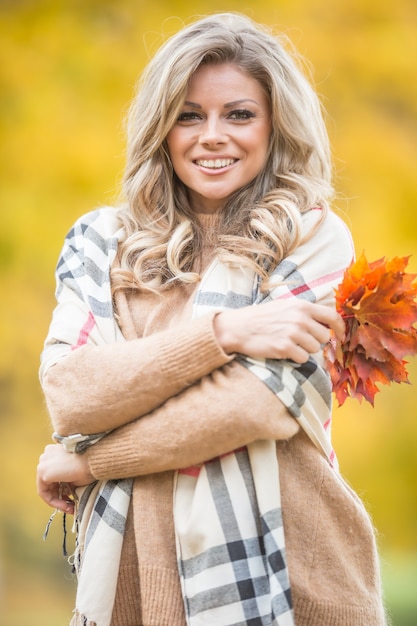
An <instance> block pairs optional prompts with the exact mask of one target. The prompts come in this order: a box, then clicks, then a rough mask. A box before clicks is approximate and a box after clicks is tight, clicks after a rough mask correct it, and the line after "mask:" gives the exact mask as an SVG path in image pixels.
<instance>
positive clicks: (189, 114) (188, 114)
mask: <svg viewBox="0 0 417 626" xmlns="http://www.w3.org/2000/svg"><path fill="white" fill-rule="evenodd" d="M199 119H200V115H199V114H198V113H196V112H195V111H183V112H182V113H180V114H179V116H178V118H177V122H194V121H195V120H199Z"/></svg>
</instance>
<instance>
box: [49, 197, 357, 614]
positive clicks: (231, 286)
mask: <svg viewBox="0 0 417 626" xmlns="http://www.w3.org/2000/svg"><path fill="white" fill-rule="evenodd" d="M318 217H319V214H318V211H316V210H312V211H309V212H308V213H307V214H305V215H304V216H303V223H304V228H305V232H308V231H309V230H310V229H311V228H312V227H313V226H314V224H315V222H316V220H317V218H318ZM341 228H342V229H343V231H344V235H341ZM335 233H337V234H336V236H335ZM122 235H123V232H122V231H121V230H120V229H118V223H117V217H116V212H115V211H114V209H108V208H107V209H101V210H99V211H95V212H93V213H90V214H88V215H86V216H84V217H83V218H81V219H80V220H78V222H77V223H76V224H75V226H74V228H73V229H72V230H71V231H70V233H69V234H68V236H67V239H66V241H65V244H64V248H63V252H62V255H61V257H60V260H59V263H58V267H57V300H58V305H57V307H56V309H55V312H54V315H53V320H52V323H51V327H50V331H49V334H48V338H47V340H46V344H45V349H44V352H43V358H42V366H41V375H42V373H43V372H44V371H46V369H47V368H48V367H50V366H51V365H52V364H53V363H55V362H56V361H57V359H59V358H61V357H62V356H64V355H65V354H67V353H68V351H69V350H70V349H73V348H74V347H75V348H76V347H77V346H80V345H83V344H85V343H91V344H95V345H101V344H103V343H113V342H115V341H123V340H124V339H123V336H122V334H121V332H120V329H119V328H118V326H117V322H116V320H115V318H114V314H113V308H112V298H111V287H110V268H111V265H112V263H113V260H114V258H115V254H116V251H117V246H118V242H119V241H120V238H121V236H122ZM343 236H344V237H345V242H348V244H347V245H348V248H349V250H348V251H347V248H346V245H345V242H342V244H341V241H340V240H341V237H343ZM352 255H353V248H352V247H351V240H350V237H349V235H348V231H347V229H346V227H345V226H344V225H343V223H342V222H341V221H340V220H339V219H338V218H337V217H336V216H335V215H334V214H332V213H331V214H330V215H329V216H327V217H326V219H325V220H324V221H323V223H322V224H321V225H320V228H319V229H318V231H317V233H316V234H315V235H314V236H313V237H311V238H310V239H309V240H308V241H307V242H306V243H303V244H301V245H300V246H299V247H298V248H297V249H296V250H295V251H294V252H293V253H292V254H291V255H289V256H288V257H287V258H286V259H285V260H283V261H282V262H281V263H280V264H279V265H278V266H277V268H276V269H275V271H274V272H273V275H272V281H271V282H272V283H273V284H274V285H276V287H274V288H273V289H271V290H270V291H269V292H268V293H266V294H265V293H264V294H261V292H260V289H259V282H258V280H257V278H256V276H255V275H254V272H253V271H251V270H249V269H247V268H238V267H233V268H232V267H229V266H225V265H223V264H221V263H220V262H219V261H218V260H214V261H213V263H212V264H211V266H210V267H209V268H208V269H207V271H206V272H205V274H204V276H203V279H202V281H201V283H200V285H199V288H198V289H197V292H196V296H195V301H194V309H193V317H198V316H200V315H204V314H205V313H207V312H208V311H212V310H217V311H221V310H226V309H228V308H239V307H242V306H247V305H250V304H252V305H261V304H262V303H263V302H266V301H269V300H271V299H275V298H289V297H298V298H304V299H307V300H309V301H311V302H320V303H325V304H329V305H330V306H331V305H333V304H334V295H333V288H334V287H335V286H336V285H337V283H338V282H339V281H340V279H341V277H342V274H343V271H344V269H345V267H346V265H347V264H348V263H349V262H350V260H351V258H352ZM329 268H330V269H331V271H330V272H329ZM236 358H237V359H238V360H239V362H240V363H241V364H242V365H243V366H245V367H247V368H248V369H249V370H250V371H251V372H252V373H253V374H254V375H255V376H257V377H258V378H260V380H262V382H263V383H264V384H265V385H267V387H268V388H269V389H270V390H271V391H272V392H273V393H274V394H276V396H277V398H278V399H279V400H280V401H281V402H282V403H283V404H284V405H285V406H286V407H287V409H288V410H289V412H290V413H291V414H292V415H293V417H294V418H295V419H297V420H298V422H299V424H300V426H301V427H302V428H303V429H304V430H305V431H306V433H307V434H308V435H309V437H310V438H311V439H312V441H313V442H314V443H315V444H316V445H317V447H318V448H319V449H320V450H321V452H322V453H323V454H324V455H325V456H326V457H327V458H328V460H329V462H330V463H331V464H332V465H335V463H336V461H335V457H334V453H333V450H332V447H331V442H330V423H331V388H330V382H329V378H328V376H327V374H326V372H325V370H324V369H323V367H322V364H321V355H315V358H314V359H313V358H310V359H309V360H308V362H307V363H305V364H301V365H299V364H296V363H294V362H292V361H286V360H272V359H252V358H249V357H245V356H238V357H236ZM105 434H106V433H103V436H105ZM95 440H97V437H95ZM60 441H61V442H62V444H63V445H64V446H65V447H66V448H67V449H69V450H71V451H74V452H79V451H81V450H82V449H83V447H84V446H85V445H89V443H90V442H89V439H88V437H87V439H86V437H85V435H79V436H78V435H76V436H72V437H67V438H61V439H60ZM91 443H94V441H91ZM131 488H132V481H131V480H123V481H105V482H103V483H96V484H94V485H93V486H90V487H87V488H85V489H83V490H80V495H79V506H78V512H77V523H78V536H77V549H76V554H75V566H76V570H77V573H78V579H79V580H78V591H77V598H76V609H75V613H76V615H77V616H78V618H77V619H79V621H77V622H76V623H77V624H78V623H80V624H89V623H96V624H97V625H98V626H108V625H110V623H111V615H112V607H113V603H114V597H115V592H116V584H117V571H118V563H119V561H120V552H121V546H122V541H123V532H124V525H125V520H126V515H127V509H128V506H129V500H130V494H131ZM174 524H175V532H176V542H177V554H178V566H179V573H180V578H181V586H182V591H183V596H184V604H185V612H186V617H187V624H189V626H200V625H203V624H214V623H216V624H222V626H244V625H245V624H248V625H251V626H262V625H266V624H268V625H271V626H293V625H294V620H293V613H292V603H291V593H290V584H289V578H288V571H287V565H286V555H285V538H284V531H283V524H282V515H281V503H280V488H279V467H278V461H277V456H276V450H275V442H273V441H259V442H254V443H252V444H250V445H249V446H247V447H245V448H243V449H241V450H237V451H234V452H233V453H230V454H226V455H224V456H223V457H221V458H218V459H213V460H212V461H210V462H208V463H205V464H203V465H201V466H198V467H193V468H188V469H186V470H181V471H179V472H177V474H176V480H175V492H174ZM109 564H111V565H110V567H109Z"/></svg>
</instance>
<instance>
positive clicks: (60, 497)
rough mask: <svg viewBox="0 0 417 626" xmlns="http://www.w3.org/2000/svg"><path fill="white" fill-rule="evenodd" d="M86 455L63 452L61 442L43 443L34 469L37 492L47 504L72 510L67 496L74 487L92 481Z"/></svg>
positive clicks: (68, 510) (66, 510) (92, 477)
mask: <svg viewBox="0 0 417 626" xmlns="http://www.w3.org/2000/svg"><path fill="white" fill-rule="evenodd" d="M94 480H95V478H94V476H93V475H92V474H91V472H90V468H89V465H88V460H87V455H86V454H75V453H73V452H66V451H65V450H64V448H63V447H62V445H60V444H51V445H48V446H46V448H45V450H44V452H43V454H41V456H40V458H39V463H38V468H37V479H36V484H37V490H38V495H39V496H40V497H41V498H42V500H44V501H45V502H46V503H47V504H49V506H51V507H53V508H56V509H59V510H60V511H63V512H65V513H73V512H74V504H73V503H72V502H71V501H70V500H69V495H70V493H71V491H72V489H73V488H74V487H82V486H84V485H89V484H90V483H92V482H94Z"/></svg>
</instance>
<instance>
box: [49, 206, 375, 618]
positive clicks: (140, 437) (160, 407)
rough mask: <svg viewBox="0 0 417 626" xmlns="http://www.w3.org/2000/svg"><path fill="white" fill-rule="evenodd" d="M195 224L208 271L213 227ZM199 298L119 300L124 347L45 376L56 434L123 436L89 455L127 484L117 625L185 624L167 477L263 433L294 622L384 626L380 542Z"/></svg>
mask: <svg viewBox="0 0 417 626" xmlns="http://www.w3.org/2000/svg"><path fill="white" fill-rule="evenodd" d="M201 220H202V221H203V222H204V224H205V227H206V232H207V238H206V247H205V249H204V252H203V256H202V259H201V267H202V268H204V267H205V266H206V265H207V263H208V261H209V260H210V258H211V254H212V246H211V241H212V235H213V232H214V229H215V218H213V217H211V216H204V217H203V216H201ZM194 289H195V287H194V286H189V287H184V286H181V287H176V288H173V289H171V290H169V291H167V292H166V293H164V294H163V295H161V296H157V295H154V294H146V295H144V294H141V295H140V296H137V295H134V294H130V295H127V296H126V295H122V294H120V295H119V296H118V297H117V311H118V314H119V324H120V326H121V328H122V331H123V333H124V335H125V337H126V338H127V339H128V340H129V341H127V342H126V343H125V344H120V345H117V346H104V347H101V348H92V347H91V346H84V347H82V348H79V349H78V350H76V351H74V352H72V353H71V354H70V355H68V356H67V357H66V358H65V359H62V360H61V361H59V362H58V363H57V364H56V365H55V366H54V367H52V368H51V369H50V370H49V371H48V372H47V374H46V376H45V378H44V381H43V387H44V391H45V395H46V399H47V403H48V408H49V411H50V414H51V419H52V422H53V426H54V429H55V430H57V431H58V432H60V433H61V434H70V433H72V432H98V431H101V430H106V429H109V428H117V430H115V431H114V432H113V433H111V434H110V435H108V436H107V437H106V438H105V439H103V440H102V441H100V442H99V443H97V444H95V445H94V446H93V447H92V448H90V450H89V451H88V452H87V454H88V460H89V465H90V469H91V472H92V474H93V475H94V476H95V477H96V478H97V479H111V478H125V477H131V476H134V477H135V481H134V489H133V497H132V501H131V506H130V509H129V515H128V520H127V527H126V532H125V538H124V544H123V550H122V558H121V566H120V570H119V578H118V587H117V594H116V601H115V606H114V611H113V619H112V626H185V623H186V622H185V616H184V609H183V602H182V596H181V589H180V584H179V577H178V571H177V565H176V554H175V539H174V528H173V519H172V493H173V477H174V471H173V470H175V469H178V468H180V467H187V466H189V465H192V464H196V463H200V462H204V461H206V460H208V459H210V458H213V457H214V456H217V455H219V454H222V453H225V452H228V451H230V450H233V449H235V448H237V447H240V446H241V445H245V444H248V443H250V442H251V441H255V440H257V439H266V438H268V439H274V440H277V454H278V459H279V466H280V480H281V499H282V506H283V515H284V527H285V535H286V547H287V557H288V567H289V574H290V580H291V587H292V594H293V602H294V612H295V620H296V625H297V626H383V625H384V624H385V619H384V611H383V606H382V600H381V591H380V580H379V566H378V558H377V552H376V547H375V539H374V533H373V529H372V526H371V523H370V521H369V518H368V515H367V513H366V511H365V509H364V507H363V505H362V503H361V502H360V500H359V498H358V497H357V496H356V495H355V494H354V493H353V492H352V490H351V489H350V488H349V487H348V486H347V485H346V484H345V482H344V481H343V480H342V479H341V478H340V476H339V475H338V474H337V473H336V472H335V471H334V470H333V469H331V468H330V466H329V465H328V463H327V461H326V460H325V459H324V458H323V457H322V455H321V454H320V453H319V451H318V450H317V449H316V448H315V447H314V445H313V444H312V443H311V442H310V440H309V439H308V438H307V437H306V436H305V435H304V433H302V432H301V431H299V428H298V425H297V424H296V422H295V420H294V419H293V418H292V417H291V416H290V415H289V414H288V413H287V411H286V409H285V408H284V407H283V405H281V403H280V402H279V400H278V399H277V398H276V396H275V395H274V394H273V393H272V392H271V391H270V390H269V389H268V388H267V387H266V386H265V385H264V384H263V383H262V382H261V381H260V380H259V379H257V378H255V377H254V376H253V374H252V373H251V372H249V370H247V369H245V368H243V367H242V366H240V365H239V364H237V363H236V362H235V361H234V360H233V357H231V356H229V355H226V354H225V353H224V352H223V350H222V349H221V348H220V346H219V345H218V343H217V341H216V337H215V335H214V331H213V325H212V315H210V316H206V317H204V318H201V319H199V320H195V321H192V322H190V321H189V317H190V306H191V301H192V296H193V292H194ZM173 355H175V359H174V357H173ZM74 394H76V396H75V395H74ZM74 397H77V399H79V401H78V402H77V403H74V402H73V399H74ZM74 404H76V406H74ZM137 416H141V417H140V419H136V420H135V421H132V420H134V418H135V417H137ZM127 422H130V423H127ZM72 623H74V624H75V621H73V622H72ZM213 626H221V625H213Z"/></svg>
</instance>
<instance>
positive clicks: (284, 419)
mask: <svg viewBox="0 0 417 626" xmlns="http://www.w3.org/2000/svg"><path fill="white" fill-rule="evenodd" d="M298 429H299V426H298V424H297V422H296V420H294V418H293V417H291V416H290V414H289V413H288V411H287V409H286V408H285V407H284V405H283V404H282V403H281V402H280V401H279V400H278V399H277V397H276V396H275V394H273V393H272V392H271V391H270V390H269V389H268V388H267V387H266V386H265V385H264V384H263V383H262V382H261V381H260V380H259V379H258V378H257V377H256V376H254V375H253V374H252V373H251V372H250V371H248V370H247V369H246V368H244V367H242V366H241V365H240V364H238V363H237V362H235V361H234V362H232V363H230V364H227V365H225V366H224V367H222V368H220V369H217V370H215V371H213V372H212V373H211V374H210V375H207V376H205V377H204V378H202V379H201V380H200V381H198V383H196V384H195V385H193V386H192V387H190V388H188V389H186V390H184V391H183V392H182V393H180V394H179V395H177V396H176V397H173V398H170V399H169V400H167V401H166V402H165V403H164V404H163V406H161V407H159V408H158V409H156V410H154V411H152V412H151V413H149V414H148V415H146V416H145V417H142V418H141V419H139V420H136V421H135V422H133V423H131V424H128V425H125V426H122V427H121V428H118V429H117V430H115V431H113V432H112V433H110V434H109V435H107V437H105V438H104V439H102V440H101V441H99V442H98V443H96V444H95V445H94V446H92V447H90V448H89V449H88V451H87V452H86V454H87V455H88V460H89V465H90V470H91V472H92V474H93V475H94V476H95V477H96V478H97V479H116V478H127V477H133V476H139V475H144V474H151V473H155V472H162V471H165V470H174V469H180V468H184V467H188V466H190V465H195V464H199V463H203V462H205V461H208V460H209V459H212V458H214V457H216V456H218V455H221V454H225V453H227V452H230V451H232V450H235V449H236V448H239V447H241V446H244V445H247V444H249V443H251V442H252V441H255V440H257V439H276V440H277V439H288V438H290V437H292V436H293V435H294V434H295V433H297V432H298Z"/></svg>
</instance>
